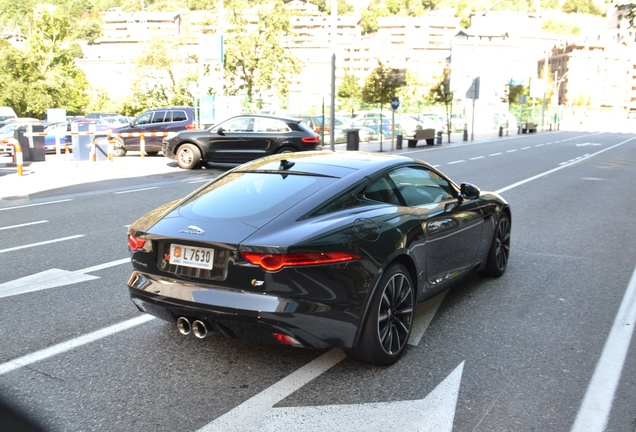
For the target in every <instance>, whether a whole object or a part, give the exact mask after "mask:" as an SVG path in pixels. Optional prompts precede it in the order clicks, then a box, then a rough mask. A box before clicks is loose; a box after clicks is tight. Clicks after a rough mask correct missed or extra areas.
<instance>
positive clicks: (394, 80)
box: [362, 60, 403, 110]
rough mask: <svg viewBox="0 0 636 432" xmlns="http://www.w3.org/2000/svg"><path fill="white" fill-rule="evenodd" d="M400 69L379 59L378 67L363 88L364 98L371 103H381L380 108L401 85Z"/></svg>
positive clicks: (389, 100)
mask: <svg viewBox="0 0 636 432" xmlns="http://www.w3.org/2000/svg"><path fill="white" fill-rule="evenodd" d="M402 85H403V83H401V82H400V70H399V69H396V68H389V67H387V66H385V65H384V63H382V62H381V61H380V60H378V67H376V68H375V69H374V70H373V72H371V75H369V76H368V77H367V79H366V81H365V83H364V87H363V88H362V100H363V101H364V102H366V103H369V104H380V110H382V107H383V106H384V105H386V104H388V103H389V102H391V98H392V97H393V96H395V94H396V90H397V89H398V88H399V87H401V86H402Z"/></svg>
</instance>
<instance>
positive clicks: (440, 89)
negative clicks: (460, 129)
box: [429, 63, 454, 142]
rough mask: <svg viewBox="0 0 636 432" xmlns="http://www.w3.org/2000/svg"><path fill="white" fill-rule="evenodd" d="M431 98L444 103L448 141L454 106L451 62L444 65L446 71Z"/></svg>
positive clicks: (432, 91)
mask: <svg viewBox="0 0 636 432" xmlns="http://www.w3.org/2000/svg"><path fill="white" fill-rule="evenodd" d="M429 95H430V98H431V100H432V101H433V103H438V104H443V105H444V111H445V113H446V124H447V125H448V126H447V128H446V134H447V135H448V142H450V137H451V111H452V106H453V96H454V94H453V92H452V91H451V89H450V64H449V63H447V64H446V66H445V67H444V72H443V74H442V77H441V79H440V80H439V82H438V83H437V84H435V85H434V86H433V87H432V88H431V90H430V93H429Z"/></svg>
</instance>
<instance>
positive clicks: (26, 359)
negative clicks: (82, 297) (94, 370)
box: [0, 315, 155, 375]
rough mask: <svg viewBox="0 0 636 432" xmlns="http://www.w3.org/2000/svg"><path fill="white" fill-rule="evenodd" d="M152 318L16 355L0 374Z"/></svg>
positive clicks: (2, 368)
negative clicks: (19, 355) (23, 354)
mask: <svg viewBox="0 0 636 432" xmlns="http://www.w3.org/2000/svg"><path fill="white" fill-rule="evenodd" d="M153 319H155V317H153V316H150V315H142V316H140V317H137V318H133V319H129V320H128V321H123V322H120V323H117V324H113V325H111V326H108V327H104V328H103V329H99V330H96V331H94V332H91V333H87V334H85V335H83V336H80V337H77V338H75V339H71V340H68V341H66V342H62V343H59V344H57V345H53V346H50V347H48V348H45V349H43V350H40V351H36V352H34V353H31V354H27V355H25V356H22V357H18V358H17V359H13V360H11V361H8V362H6V363H2V364H0V375H4V374H6V373H9V372H12V371H14V370H16V369H20V368H22V367H24V366H28V365H30V364H33V363H36V362H39V361H42V360H46V359H48V358H51V357H53V356H56V355H58V354H62V353H66V352H68V351H70V350H72V349H75V348H78V347H80V346H82V345H87V344H89V343H92V342H95V341H97V340H99V339H103V338H105V337H107V336H110V335H113V334H115V333H119V332H121V331H124V330H128V329H130V328H133V327H136V326H138V325H140V324H144V323H146V322H148V321H151V320H153Z"/></svg>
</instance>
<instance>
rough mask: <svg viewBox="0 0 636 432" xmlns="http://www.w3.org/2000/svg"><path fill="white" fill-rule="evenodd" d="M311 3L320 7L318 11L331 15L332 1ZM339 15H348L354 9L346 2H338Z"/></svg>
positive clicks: (322, 0) (319, 0)
mask: <svg viewBox="0 0 636 432" xmlns="http://www.w3.org/2000/svg"><path fill="white" fill-rule="evenodd" d="M310 3H313V4H315V5H316V6H318V10H319V11H320V12H322V13H324V14H330V13H331V1H327V0H313V1H311V2H310ZM337 6H338V15H346V14H348V13H349V12H353V10H354V8H353V6H352V5H350V4H349V3H348V2H347V1H346V0H338V5H337Z"/></svg>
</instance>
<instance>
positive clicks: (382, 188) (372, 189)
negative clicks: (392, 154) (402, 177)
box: [363, 176, 400, 205]
mask: <svg viewBox="0 0 636 432" xmlns="http://www.w3.org/2000/svg"><path fill="white" fill-rule="evenodd" d="M363 196H364V198H366V199H368V200H372V201H379V202H383V203H387V204H395V205H400V200H399V199H398V197H397V196H396V195H395V192H394V191H393V184H392V183H391V181H390V180H389V179H387V178H386V176H384V177H380V178H379V179H377V180H375V181H373V182H372V183H371V184H370V185H369V186H367V188H366V189H365V190H364V193H363Z"/></svg>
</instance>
